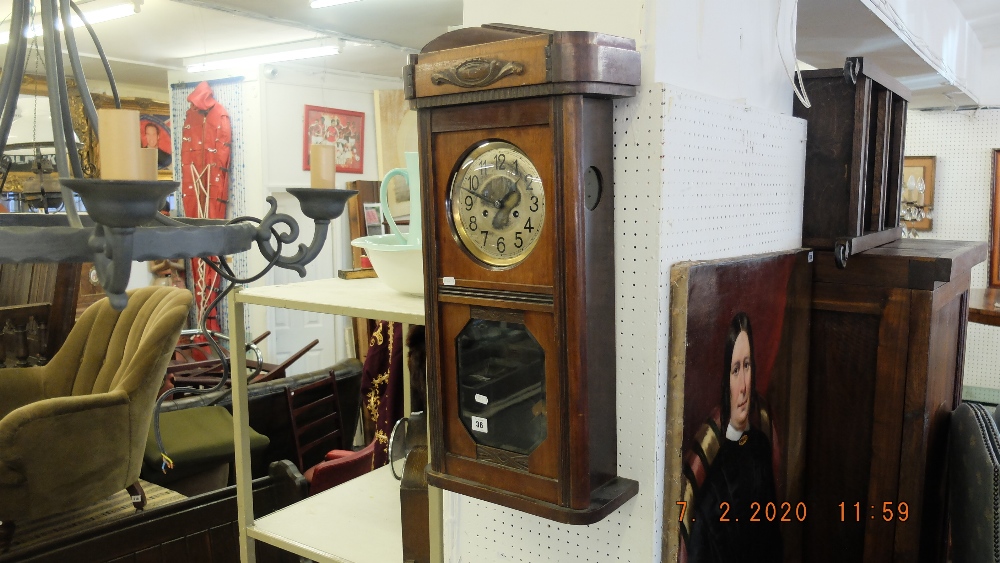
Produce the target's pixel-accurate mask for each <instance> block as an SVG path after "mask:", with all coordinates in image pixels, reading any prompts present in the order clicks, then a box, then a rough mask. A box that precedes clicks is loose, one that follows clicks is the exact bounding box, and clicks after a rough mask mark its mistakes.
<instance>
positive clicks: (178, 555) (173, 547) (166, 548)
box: [160, 538, 190, 561]
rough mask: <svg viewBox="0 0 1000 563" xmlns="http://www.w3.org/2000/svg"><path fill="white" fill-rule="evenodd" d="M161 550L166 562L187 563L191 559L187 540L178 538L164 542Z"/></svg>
mask: <svg viewBox="0 0 1000 563" xmlns="http://www.w3.org/2000/svg"><path fill="white" fill-rule="evenodd" d="M160 549H161V550H162V553H163V560H164V561H187V560H188V559H189V558H190V555H189V554H188V545H187V538H177V539H175V540H170V541H168V542H164V544H163V545H161V546H160Z"/></svg>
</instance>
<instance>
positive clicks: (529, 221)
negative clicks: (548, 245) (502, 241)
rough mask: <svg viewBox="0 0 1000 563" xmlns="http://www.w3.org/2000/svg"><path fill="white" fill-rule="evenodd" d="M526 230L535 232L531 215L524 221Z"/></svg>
mask: <svg viewBox="0 0 1000 563" xmlns="http://www.w3.org/2000/svg"><path fill="white" fill-rule="evenodd" d="M532 197H534V196H532ZM524 230H526V231H528V232H529V233H534V232H535V228H534V227H532V226H531V217H528V220H527V221H526V222H525V223H524Z"/></svg>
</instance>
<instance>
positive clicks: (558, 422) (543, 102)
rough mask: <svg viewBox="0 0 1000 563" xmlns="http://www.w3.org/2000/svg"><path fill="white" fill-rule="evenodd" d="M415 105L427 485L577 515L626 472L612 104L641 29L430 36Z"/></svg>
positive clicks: (614, 492)
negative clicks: (619, 398) (620, 453)
mask: <svg viewBox="0 0 1000 563" xmlns="http://www.w3.org/2000/svg"><path fill="white" fill-rule="evenodd" d="M404 83H405V91H406V97H407V98H408V99H409V100H410V103H411V106H412V107H413V108H415V109H416V110H417V113H418V128H419V129H418V130H419V138H420V175H421V189H422V194H421V201H422V203H423V211H422V212H423V221H424V223H423V224H424V230H423V237H424V239H423V248H424V252H425V256H424V272H425V273H424V276H425V279H424V282H425V288H426V291H425V295H426V312H427V315H426V318H427V321H426V322H427V352H428V410H429V423H430V443H431V459H430V466H429V468H428V470H427V477H428V482H429V483H430V484H432V485H435V486H438V487H441V488H443V489H447V490H450V491H454V492H457V493H461V494H464V495H468V496H472V497H476V498H479V499H483V500H486V501H489V502H493V503H496V504H500V505H503V506H507V507H510V508H514V509H517V510H521V511H524V512H528V513H532V514H535V515H538V516H541V517H544V518H548V519H551V520H556V521H560V522H566V523H572V524H588V523H592V522H596V521H598V520H601V519H602V518H604V517H605V516H607V515H608V514H610V513H611V512H613V511H614V510H615V509H616V508H618V507H619V506H621V505H622V504H623V503H624V502H625V501H626V500H628V499H629V498H631V497H632V496H634V495H635V494H636V493H637V492H638V488H639V485H638V483H637V482H636V481H634V480H631V479H627V478H624V477H621V476H618V475H617V469H618V464H617V434H616V417H615V400H616V393H615V356H616V347H615V339H614V334H615V330H614V315H615V307H614V303H615V284H614V271H615V261H614V205H613V204H614V202H613V171H612V160H613V156H612V124H613V115H612V110H613V106H612V99H613V98H620V97H628V96H633V95H635V86H636V85H638V83H639V53H638V52H637V51H636V50H635V42H634V41H633V40H631V39H624V38H620V37H613V36H609V35H603V34H598V33H590V32H552V31H544V30H538V29H530V28H522V27H516V26H509V25H496V24H494V25H486V26H482V27H479V28H465V29H461V30H457V31H453V32H449V33H447V34H445V35H442V36H440V37H438V38H437V39H435V40H433V41H432V42H431V43H429V44H428V45H427V46H425V47H424V49H423V50H422V51H421V52H420V53H419V54H417V55H411V58H410V61H409V64H408V65H407V67H406V68H405V69H404Z"/></svg>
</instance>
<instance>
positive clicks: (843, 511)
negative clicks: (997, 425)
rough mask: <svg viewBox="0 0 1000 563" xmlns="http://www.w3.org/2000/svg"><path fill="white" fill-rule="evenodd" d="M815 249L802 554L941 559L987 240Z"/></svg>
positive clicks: (811, 559) (810, 558) (880, 560)
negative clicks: (847, 254) (948, 462)
mask: <svg viewBox="0 0 1000 563" xmlns="http://www.w3.org/2000/svg"><path fill="white" fill-rule="evenodd" d="M817 254H818V256H817V260H816V270H815V278H814V283H813V302H812V332H811V343H810V353H809V355H810V365H809V371H810V373H809V398H808V413H809V414H808V422H807V424H808V426H807V446H806V450H807V453H806V502H807V506H808V509H809V517H808V519H807V520H806V532H805V542H804V545H805V557H804V561H806V562H808V563H817V562H826V561H831V562H833V561H837V562H839V561H864V562H866V563H884V562H887V561H895V562H911V561H912V562H917V561H944V560H945V556H946V553H945V552H946V546H947V540H946V531H947V527H946V490H945V482H946V481H945V459H946V453H947V435H948V432H947V427H948V420H949V415H950V413H951V411H952V410H953V409H954V408H955V407H956V406H957V405H958V402H959V400H960V398H961V389H962V365H963V362H964V359H965V350H964V347H965V331H966V322H967V316H968V295H969V293H968V291H969V279H970V270H971V269H972V267H973V266H974V265H975V264H977V263H979V262H982V261H983V260H985V259H986V244H985V243H969V242H953V241H939V240H913V239H905V240H899V241H896V242H892V243H890V244H886V245H884V246H880V247H878V248H875V249H872V250H869V251H867V252H864V253H862V254H858V255H856V256H854V257H852V258H851V260H850V262H849V263H848V264H847V267H846V268H844V269H838V268H837V267H836V266H835V265H834V260H833V257H832V256H831V255H830V253H829V252H819V253H817ZM902 503H906V505H905V508H904V507H903V505H902Z"/></svg>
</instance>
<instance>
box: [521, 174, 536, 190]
mask: <svg viewBox="0 0 1000 563" xmlns="http://www.w3.org/2000/svg"><path fill="white" fill-rule="evenodd" d="M536 180H538V178H535V177H534V176H532V175H531V174H525V175H524V187H525V189H527V190H528V191H529V192H530V191H534V189H535V188H532V187H531V184H532V182H534V181H536Z"/></svg>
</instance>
